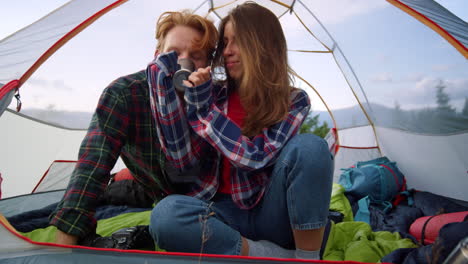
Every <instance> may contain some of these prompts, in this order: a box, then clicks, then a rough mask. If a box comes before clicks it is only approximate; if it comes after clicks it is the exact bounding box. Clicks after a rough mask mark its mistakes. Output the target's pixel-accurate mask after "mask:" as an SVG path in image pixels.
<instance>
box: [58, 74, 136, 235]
mask: <svg viewBox="0 0 468 264" xmlns="http://www.w3.org/2000/svg"><path fill="white" fill-rule="evenodd" d="M118 85H119V83H118V82H117V83H114V84H113V86H118ZM111 88H112V86H110V87H108V88H106V89H105V90H104V92H103V94H102V96H101V98H100V100H99V104H98V107H97V109H96V112H95V113H94V115H93V119H92V121H91V124H90V127H89V129H88V132H87V134H86V136H85V138H84V139H83V141H82V143H81V147H80V152H79V157H78V163H77V165H76V167H75V170H74V171H73V174H72V177H71V178H70V182H69V184H68V187H67V190H66V192H65V194H64V197H63V198H62V201H61V202H60V203H59V206H58V207H57V209H56V211H55V212H54V213H53V214H52V215H51V216H50V224H51V225H54V226H56V227H57V229H58V230H59V231H61V232H63V233H65V234H66V235H64V234H63V233H61V232H58V233H57V243H76V242H77V238H79V237H84V236H86V235H87V234H88V233H90V232H94V229H95V227H96V220H95V219H94V213H95V209H96V207H97V203H98V197H99V195H101V194H102V193H103V192H104V190H105V188H106V186H107V183H108V181H109V177H110V171H111V169H112V168H113V166H114V165H115V162H116V160H117V158H118V156H119V155H120V150H121V148H122V146H123V144H124V143H125V140H126V137H127V129H128V123H129V122H128V121H129V120H128V113H127V108H126V107H127V105H126V102H125V100H124V98H123V96H121V95H120V94H119V93H118V92H116V91H115V89H111Z"/></svg>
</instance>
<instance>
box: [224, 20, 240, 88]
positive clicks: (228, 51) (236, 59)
mask: <svg viewBox="0 0 468 264" xmlns="http://www.w3.org/2000/svg"><path fill="white" fill-rule="evenodd" d="M223 39H224V50H223V57H224V66H225V67H226V70H227V73H228V75H229V76H230V77H231V78H232V79H234V80H235V81H239V80H240V79H241V77H242V74H243V67H242V61H241V56H240V51H239V46H237V43H236V33H235V32H234V27H233V25H232V22H231V21H228V22H227V23H226V25H225V26H224V36H223Z"/></svg>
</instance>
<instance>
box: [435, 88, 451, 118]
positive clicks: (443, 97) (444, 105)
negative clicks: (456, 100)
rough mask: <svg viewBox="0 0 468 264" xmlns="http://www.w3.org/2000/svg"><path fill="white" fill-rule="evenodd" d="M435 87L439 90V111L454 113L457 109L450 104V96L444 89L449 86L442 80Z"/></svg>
mask: <svg viewBox="0 0 468 264" xmlns="http://www.w3.org/2000/svg"><path fill="white" fill-rule="evenodd" d="M435 88H436V90H437V92H436V102H437V111H438V112H439V113H454V112H455V109H453V108H452V107H451V106H450V104H449V102H450V97H449V95H448V94H447V93H446V92H445V91H444V90H445V88H447V86H445V84H444V82H443V81H440V82H439V83H438V84H437V86H436V87H435Z"/></svg>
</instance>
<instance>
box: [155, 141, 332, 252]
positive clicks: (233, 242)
mask: <svg viewBox="0 0 468 264" xmlns="http://www.w3.org/2000/svg"><path fill="white" fill-rule="evenodd" d="M332 174H333V158H332V156H331V154H330V152H329V150H328V145H327V143H326V141H325V140H323V139H322V138H320V137H317V136H315V135H312V134H300V135H296V136H294V137H293V138H291V139H290V141H289V142H288V143H287V144H286V145H285V146H284V148H283V149H282V151H281V153H280V154H279V157H278V159H277V161H276V162H275V165H274V168H273V172H272V175H271V181H270V182H269V185H268V186H267V189H266V192H265V194H264V197H263V199H262V200H261V201H260V203H259V204H258V205H257V206H256V207H254V208H253V209H250V210H244V209H240V208H238V207H237V206H236V205H235V204H234V202H233V201H232V199H231V197H230V195H227V194H216V195H215V197H214V198H213V199H212V200H210V201H202V200H199V199H196V198H193V197H190V196H184V195H170V196H167V197H166V198H164V199H163V200H161V201H160V202H159V203H158V204H157V205H156V207H155V208H154V209H153V212H152V215H151V222H150V232H151V235H152V236H153V238H154V240H155V242H156V243H157V244H158V245H159V247H161V248H163V249H166V250H168V251H177V252H191V253H208V254H226V255H240V250H241V245H242V240H241V236H244V237H246V238H248V239H251V240H269V241H271V242H274V243H276V244H277V245H279V246H282V247H284V248H288V249H293V248H294V238H293V232H292V229H298V230H309V229H317V228H320V227H323V226H325V225H326V223H327V217H328V209H329V205H330V196H331V189H332V180H333V175H332Z"/></svg>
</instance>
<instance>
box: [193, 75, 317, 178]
mask: <svg viewBox="0 0 468 264" xmlns="http://www.w3.org/2000/svg"><path fill="white" fill-rule="evenodd" d="M212 90H213V89H212V82H211V80H210V81H208V82H206V83H204V84H202V85H199V86H197V87H194V88H191V89H187V90H186V92H185V101H186V103H187V108H188V110H187V118H188V120H189V123H190V125H191V126H192V128H193V129H194V131H195V132H196V133H197V134H198V135H200V136H201V137H203V138H204V139H205V140H206V141H207V142H208V143H210V144H211V145H212V146H213V147H215V148H216V149H217V150H218V151H220V152H221V153H222V154H223V155H224V156H225V157H227V158H228V159H229V160H230V161H231V163H232V164H233V165H234V166H237V167H241V168H244V169H248V170H254V169H260V168H263V167H265V166H266V165H268V164H269V163H270V162H273V161H274V160H275V159H276V156H277V153H278V152H279V150H280V149H281V148H282V147H283V146H284V144H285V143H286V142H287V141H288V140H289V139H290V138H291V137H292V136H293V135H295V134H296V133H297V131H299V128H300V126H301V124H302V122H303V121H304V119H305V118H306V116H307V114H308V112H309V109H310V101H309V97H308V96H307V93H306V92H304V91H303V90H300V89H295V90H294V91H293V92H292V94H291V104H290V107H289V111H288V114H287V116H286V117H285V118H284V119H283V120H282V121H280V122H279V123H277V124H275V125H273V126H271V127H268V128H264V129H263V130H262V131H261V133H260V134H258V135H257V136H255V137H252V138H249V137H246V136H244V135H242V132H241V129H240V127H239V126H237V125H236V124H235V123H234V122H232V121H231V120H230V119H229V118H228V117H227V116H226V115H225V114H224V113H223V112H222V111H220V109H219V108H218V106H217V105H216V103H215V102H214V100H213V96H212V94H211V91H212Z"/></svg>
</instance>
